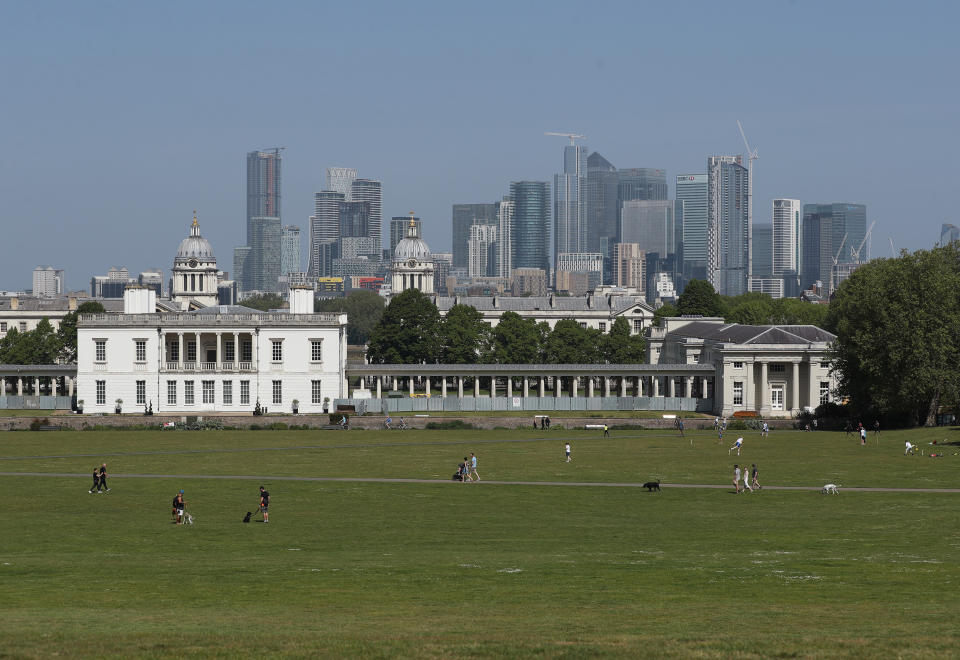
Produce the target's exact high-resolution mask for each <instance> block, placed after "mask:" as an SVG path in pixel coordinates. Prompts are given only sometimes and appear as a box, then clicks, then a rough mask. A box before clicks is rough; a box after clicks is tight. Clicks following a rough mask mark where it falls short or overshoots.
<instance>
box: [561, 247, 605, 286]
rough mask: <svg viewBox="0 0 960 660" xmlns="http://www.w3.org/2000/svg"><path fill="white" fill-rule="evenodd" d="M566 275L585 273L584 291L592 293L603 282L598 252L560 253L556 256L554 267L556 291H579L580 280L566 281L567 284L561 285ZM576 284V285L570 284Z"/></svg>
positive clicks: (600, 258)
mask: <svg viewBox="0 0 960 660" xmlns="http://www.w3.org/2000/svg"><path fill="white" fill-rule="evenodd" d="M566 273H586V274H587V279H586V280H584V282H585V283H584V284H583V285H582V286H583V287H585V291H592V290H594V289H596V288H597V287H598V286H600V285H601V284H602V283H603V281H602V278H603V255H602V254H600V253H599V252H561V253H560V254H558V255H557V267H556V272H555V275H556V282H555V285H556V289H557V290H558V291H560V290H564V291H573V290H577V291H579V290H580V288H581V283H580V280H579V279H577V278H574V279H573V280H569V279H568V280H566V281H567V282H568V283H567V284H562V283H561V282H563V278H564V277H567V276H566ZM570 282H576V283H577V284H576V285H572V284H570Z"/></svg>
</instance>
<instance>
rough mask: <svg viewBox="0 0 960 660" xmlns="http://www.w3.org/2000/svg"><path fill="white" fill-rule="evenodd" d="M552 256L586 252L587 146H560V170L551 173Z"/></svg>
mask: <svg viewBox="0 0 960 660" xmlns="http://www.w3.org/2000/svg"><path fill="white" fill-rule="evenodd" d="M553 185H554V197H553V199H554V203H553V207H554V213H555V215H554V223H553V225H554V248H553V250H554V259H556V255H558V254H560V253H561V252H586V251H587V147H586V146H585V145H576V144H572V145H568V146H566V147H564V148H563V172H562V173H561V174H557V175H554V177H553Z"/></svg>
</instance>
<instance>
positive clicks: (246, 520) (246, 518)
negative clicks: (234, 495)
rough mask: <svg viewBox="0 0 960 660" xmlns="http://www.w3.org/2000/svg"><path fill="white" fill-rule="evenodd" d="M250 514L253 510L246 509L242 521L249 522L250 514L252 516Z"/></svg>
mask: <svg viewBox="0 0 960 660" xmlns="http://www.w3.org/2000/svg"><path fill="white" fill-rule="evenodd" d="M252 515H253V511H247V515H245V516H244V517H243V522H245V523H248V522H250V516H252Z"/></svg>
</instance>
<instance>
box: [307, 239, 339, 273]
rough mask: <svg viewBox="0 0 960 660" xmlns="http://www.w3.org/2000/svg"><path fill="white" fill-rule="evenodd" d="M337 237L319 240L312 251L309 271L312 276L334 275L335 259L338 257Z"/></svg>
mask: <svg viewBox="0 0 960 660" xmlns="http://www.w3.org/2000/svg"><path fill="white" fill-rule="evenodd" d="M338 245H339V242H338V241H337V239H327V240H324V241H318V242H317V243H316V244H315V245H314V246H313V247H312V252H311V253H310V260H311V261H310V265H309V270H308V271H307V272H308V274H309V276H310V278H312V279H314V280H315V279H316V278H318V277H331V276H332V275H333V260H334V259H336V258H337V248H338Z"/></svg>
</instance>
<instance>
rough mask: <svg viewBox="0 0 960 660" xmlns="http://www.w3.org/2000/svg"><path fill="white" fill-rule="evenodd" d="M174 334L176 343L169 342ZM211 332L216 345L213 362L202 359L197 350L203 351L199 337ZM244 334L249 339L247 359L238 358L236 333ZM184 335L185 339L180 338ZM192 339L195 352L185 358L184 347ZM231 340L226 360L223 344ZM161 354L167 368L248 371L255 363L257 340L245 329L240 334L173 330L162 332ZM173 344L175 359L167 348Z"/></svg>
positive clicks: (239, 351) (238, 341)
mask: <svg viewBox="0 0 960 660" xmlns="http://www.w3.org/2000/svg"><path fill="white" fill-rule="evenodd" d="M173 334H176V342H172V341H170V336H171V335H173ZM204 334H206V335H214V336H215V338H216V340H215V344H214V345H215V347H216V359H215V360H214V361H213V362H209V361H207V360H206V359H203V358H205V357H206V356H205V355H200V351H202V350H203V344H202V341H201V338H202V336H203V335H204ZM241 334H244V335H247V336H248V337H249V338H250V360H240V353H241V350H240V346H241V344H240V335H241ZM185 337H186V340H184V338H185ZM191 337H192V338H193V339H192V341H193V342H194V346H195V347H196V348H195V355H194V356H193V357H194V359H193V360H187V354H186V348H187V346H189V342H190V341H191ZM231 337H232V339H233V344H232V347H233V355H232V356H230V359H229V360H227V359H226V357H227V353H228V351H227V350H226V349H227V343H226V342H228V341H229V340H230V338H231ZM163 342H164V356H165V358H166V359H165V360H164V362H163V366H164V367H165V369H166V370H167V371H174V370H175V371H197V370H206V371H252V370H253V365H255V364H257V342H256V341H254V338H253V335H252V333H249V332H245V333H240V332H238V331H234V332H213V333H210V332H208V333H202V332H177V333H169V332H168V333H165V334H164V338H163ZM173 346H176V347H177V355H176V357H177V359H176V360H173V359H172V354H173V351H172V350H171V349H172V348H173Z"/></svg>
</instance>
